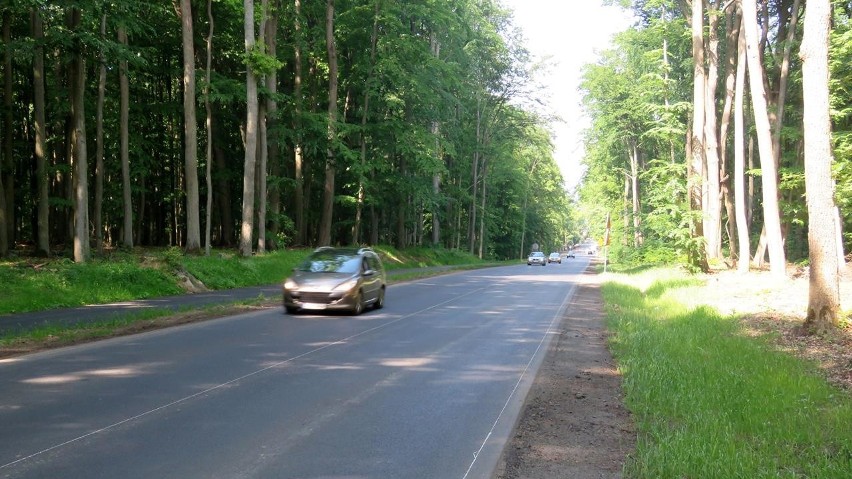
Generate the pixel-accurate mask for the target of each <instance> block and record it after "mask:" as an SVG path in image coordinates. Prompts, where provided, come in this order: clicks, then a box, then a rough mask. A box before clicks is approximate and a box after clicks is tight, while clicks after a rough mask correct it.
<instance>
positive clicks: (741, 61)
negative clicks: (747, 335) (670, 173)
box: [734, 19, 751, 273]
mask: <svg viewBox="0 0 852 479" xmlns="http://www.w3.org/2000/svg"><path fill="white" fill-rule="evenodd" d="M739 22H740V25H742V20H741V19H740V20H739ZM737 52H738V53H737V75H736V86H735V92H736V94H735V98H734V197H735V198H736V215H737V226H738V228H737V240H738V243H739V248H738V249H739V256H738V258H737V271H739V272H740V273H747V272H748V270H749V264H750V260H751V257H750V253H749V252H750V242H749V234H748V220H747V219H746V199H747V195H748V192H747V191H746V187H745V157H744V155H745V115H744V107H743V104H744V102H745V80H746V48H745V31H744V30H743V29H742V28H739V33H738V35H737Z"/></svg>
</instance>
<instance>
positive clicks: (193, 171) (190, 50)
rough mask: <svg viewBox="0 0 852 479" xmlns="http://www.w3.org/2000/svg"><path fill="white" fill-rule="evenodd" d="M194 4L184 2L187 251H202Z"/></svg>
mask: <svg viewBox="0 0 852 479" xmlns="http://www.w3.org/2000/svg"><path fill="white" fill-rule="evenodd" d="M191 4H192V2H191V1H190V0H180V12H181V15H180V19H181V22H180V23H181V32H182V37H183V133H184V169H185V172H186V173H185V176H186V179H185V186H186V251H187V252H189V253H197V252H198V251H199V250H201V219H200V215H199V207H198V131H197V128H198V127H197V124H196V119H195V45H194V43H193V37H194V35H193V26H192V5H191Z"/></svg>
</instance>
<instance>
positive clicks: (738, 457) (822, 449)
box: [603, 270, 852, 478]
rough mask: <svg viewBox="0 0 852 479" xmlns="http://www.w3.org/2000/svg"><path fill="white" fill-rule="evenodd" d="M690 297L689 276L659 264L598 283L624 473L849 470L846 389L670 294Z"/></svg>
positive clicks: (694, 283)
mask: <svg viewBox="0 0 852 479" xmlns="http://www.w3.org/2000/svg"><path fill="white" fill-rule="evenodd" d="M697 294H700V288H699V280H697V279H694V278H691V277H689V276H687V275H685V274H681V273H676V272H673V271H670V270H653V271H646V272H645V273H642V274H637V275H618V274H616V275H613V276H611V277H610V278H609V280H608V282H607V283H606V284H605V285H604V287H603V297H604V302H605V305H606V311H607V317H608V326H609V328H610V330H611V331H612V333H613V336H612V337H611V349H612V351H613V354H614V356H615V358H616V360H617V362H618V364H619V368H620V369H621V371H622V373H623V375H624V389H625V395H626V403H627V406H628V407H629V408H630V410H631V411H632V412H633V415H634V419H635V421H636V425H637V430H638V431H639V437H638V445H637V450H636V453H635V454H634V455H633V456H632V457H631V458H630V459H629V461H628V463H627V465H626V467H625V473H626V476H627V477H635V478H662V477H708V478H709V477H713V478H745V477H748V478H761V477H782V478H783V477H790V478H798V477H809V478H839V477H850V474H852V399H850V397H849V395H848V394H846V393H844V392H842V391H840V390H838V389H835V388H833V387H832V386H830V385H828V384H827V382H826V381H825V380H824V379H823V378H821V377H820V375H819V374H818V373H817V372H816V370H815V368H814V367H812V365H810V364H808V363H805V362H804V361H802V360H800V359H797V358H795V357H793V356H790V355H788V354H785V353H782V352H779V351H776V350H773V349H772V348H771V347H770V346H769V345H768V344H767V341H766V338H754V337H749V336H748V335H746V334H745V333H744V331H743V328H741V326H740V324H739V323H738V321H737V319H736V318H734V317H723V316H721V315H720V314H719V313H718V312H716V311H715V310H714V309H712V308H710V307H706V306H702V307H697V308H693V309H688V308H687V307H685V306H684V305H683V304H684V302H683V301H679V300H678V297H681V298H686V297H688V296H692V297H695V295H697Z"/></svg>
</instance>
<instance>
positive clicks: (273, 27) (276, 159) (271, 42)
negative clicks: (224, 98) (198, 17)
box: [261, 1, 281, 249]
mask: <svg viewBox="0 0 852 479" xmlns="http://www.w3.org/2000/svg"><path fill="white" fill-rule="evenodd" d="M279 11H280V5H279V2H277V1H276V2H275V6H274V7H273V8H272V16H271V17H270V18H269V20H268V21H267V22H266V30H265V35H266V53H267V54H269V56H271V57H273V58H275V57H276V55H277V53H278V52H277V38H278V14H279V13H278V12H279ZM266 91H267V92H268V96H267V97H266V135H267V139H266V168H265V171H266V172H267V174H270V175H272V177H273V178H276V179H277V178H279V177H280V176H281V165H280V154H279V150H280V144H279V142H278V134H277V133H276V132H275V130H276V129H277V128H276V125H277V123H278V101H277V99H276V97H277V95H278V72H277V70H272V71H271V72H269V73H268V74H267V75H266ZM269 132H272V135H269ZM264 183H266V180H264ZM280 184H281V182H280V181H276V182H275V183H274V184H273V187H272V188H271V189H269V188H267V186H266V185H265V184H264V186H263V189H264V191H266V195H265V198H267V204H268V208H269V212H270V213H271V215H269V216H271V219H270V220H268V221H265V223H267V224H268V225H269V231H268V236H269V237H270V241H269V242H268V243H266V244H265V247H266V249H275V248H278V246H279V245H278V244H277V242H276V238H277V236H278V232H279V231H280V229H281V228H280V221H279V220H278V219H279V215H280V213H281V188H280ZM261 216H263V218H264V219H265V220H266V218H268V216H267V213H266V208H264V211H263V214H262V215H261Z"/></svg>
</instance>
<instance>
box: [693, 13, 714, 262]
mask: <svg viewBox="0 0 852 479" xmlns="http://www.w3.org/2000/svg"><path fill="white" fill-rule="evenodd" d="M691 19H692V21H691V25H692V66H693V68H692V72H693V79H692V81H693V90H692V108H693V110H692V128H691V131H692V137H691V139H690V143H691V151H690V154H691V157H690V159H689V177H688V183H689V186H688V190H689V203H690V209H691V210H692V212H693V215H694V216H693V218H692V220H691V225H692V226H691V228H692V238H693V242H694V244H693V247H692V248H690V257H691V259H690V263H691V264H692V266H693V267H694V268H697V269H700V270H701V271H707V270H708V269H709V265H708V264H707V249H706V248H707V246H706V243H705V238H704V224H703V223H704V222H703V219H702V218H701V216H700V215H702V214H703V211H704V209H703V201H702V199H703V196H704V195H703V190H702V184H703V181H702V179H703V177H704V169H705V168H706V165H707V160H706V157H705V155H706V150H705V148H704V122H705V120H706V116H705V108H706V100H705V97H706V94H707V78H706V74H705V70H704V0H692V16H691Z"/></svg>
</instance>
